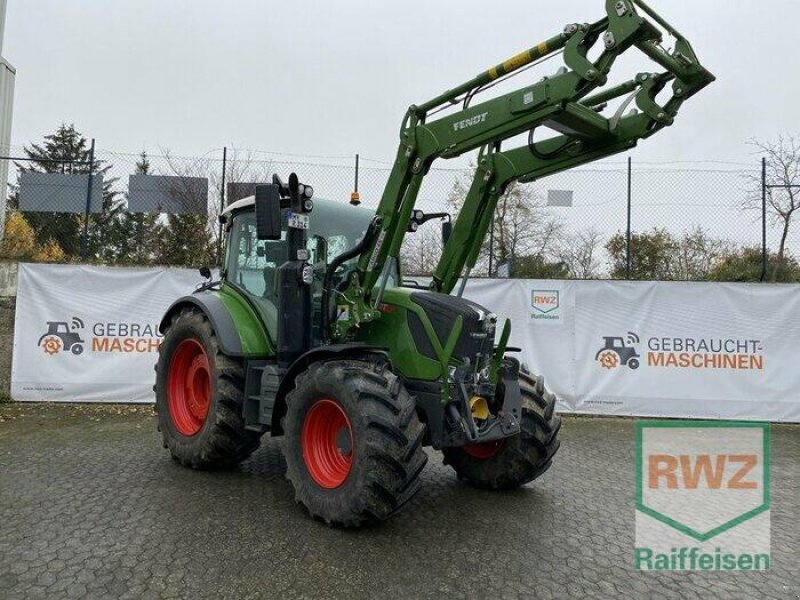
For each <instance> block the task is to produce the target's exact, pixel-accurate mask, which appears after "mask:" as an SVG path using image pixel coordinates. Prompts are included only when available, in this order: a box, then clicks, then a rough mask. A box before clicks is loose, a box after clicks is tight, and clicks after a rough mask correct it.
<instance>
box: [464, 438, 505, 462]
mask: <svg viewBox="0 0 800 600" xmlns="http://www.w3.org/2000/svg"><path fill="white" fill-rule="evenodd" d="M505 445H506V441H505V440H495V441H494V442H483V443H482V444H467V445H465V446H463V449H464V452H466V453H467V454H469V455H470V456H471V457H472V458H477V459H478V460H489V459H490V458H493V457H494V456H497V454H499V452H500V451H501V450H502V449H503V447H504V446H505Z"/></svg>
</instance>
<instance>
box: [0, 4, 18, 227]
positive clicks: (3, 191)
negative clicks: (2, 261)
mask: <svg viewBox="0 0 800 600" xmlns="http://www.w3.org/2000/svg"><path fill="white" fill-rule="evenodd" d="M5 22H6V0H0V156H7V155H8V152H9V145H10V144H11V115H12V112H13V110H14V78H15V76H16V71H15V70H14V67H12V66H11V65H10V64H8V63H7V62H6V61H5V60H4V59H3V57H2V52H3V33H4V32H5ZM8 168H9V163H8V161H7V160H0V239H2V238H3V228H4V227H5V223H6V200H7V198H8Z"/></svg>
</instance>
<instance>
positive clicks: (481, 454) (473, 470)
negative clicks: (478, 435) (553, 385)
mask: <svg viewBox="0 0 800 600" xmlns="http://www.w3.org/2000/svg"><path fill="white" fill-rule="evenodd" d="M519 385H520V390H521V392H522V418H521V419H520V427H521V429H522V431H521V432H520V433H519V434H518V435H516V436H514V437H511V438H507V439H505V440H500V441H497V442H487V443H484V444H472V445H470V446H464V447H462V448H444V449H443V450H442V452H443V453H444V462H445V464H448V465H450V466H451V467H452V468H453V469H454V470H455V472H456V475H457V476H458V478H459V479H462V480H464V481H465V482H466V483H468V484H470V485H472V486H474V487H478V488H485V489H491V490H506V489H513V488H517V487H520V486H522V485H525V484H526V483H529V482H531V481H533V480H534V479H537V478H538V477H540V476H541V475H543V474H544V472H545V471H547V469H549V468H550V466H551V465H552V463H553V456H554V455H555V453H556V452H557V451H558V448H559V446H560V444H561V442H560V441H559V439H558V432H559V430H560V429H561V419H560V418H559V417H558V416H556V414H555V407H556V397H555V395H554V394H551V393H549V392H548V391H547V389H546V388H545V386H544V379H543V378H542V377H538V378H533V377H532V376H531V375H530V374H528V373H526V372H523V371H520V373H519Z"/></svg>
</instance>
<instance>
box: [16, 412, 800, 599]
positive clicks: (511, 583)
mask: <svg viewBox="0 0 800 600" xmlns="http://www.w3.org/2000/svg"><path fill="white" fill-rule="evenodd" d="M562 431H563V433H562V447H561V451H560V452H559V454H558V456H557V458H556V461H555V463H554V466H553V468H552V469H551V470H550V471H549V472H548V473H547V474H546V475H544V476H543V477H542V478H541V479H540V480H538V481H536V482H535V483H534V484H532V485H529V486H527V487H526V488H524V489H522V490H519V491H515V492H507V493H492V492H484V491H478V490H473V489H471V488H469V487H467V486H465V485H462V484H460V483H459V482H458V481H457V480H456V478H455V477H454V475H453V473H452V471H451V470H450V469H449V468H448V467H445V466H444V465H442V461H441V455H440V454H439V453H435V452H432V451H431V452H430V461H429V464H428V467H427V468H426V469H425V471H424V473H423V475H422V478H423V489H422V492H420V494H418V495H417V497H416V498H415V499H414V501H413V502H412V503H411V505H410V506H409V507H408V508H407V509H406V510H405V511H404V512H403V513H401V514H400V515H398V516H397V517H395V518H394V519H392V520H391V521H389V522H387V523H384V524H382V525H380V526H376V527H371V528H368V529H364V530H360V531H354V532H353V531H340V530H337V529H331V528H328V527H326V526H324V525H322V524H320V523H318V522H315V521H312V520H311V519H309V518H308V517H307V516H306V514H305V513H304V512H303V511H302V509H301V508H300V507H298V506H297V505H295V503H294V494H293V492H292V489H291V487H290V485H289V483H288V482H287V481H286V480H285V479H284V471H285V464H284V461H283V458H282V456H281V453H280V444H279V442H278V441H275V440H269V439H267V438H265V440H264V443H263V445H262V448H261V449H260V450H259V451H258V452H257V453H256V454H255V455H254V456H253V457H252V458H251V459H250V460H248V461H247V462H246V463H244V464H243V465H242V466H241V468H239V469H238V470H235V471H232V472H212V473H209V472H198V471H191V470H187V469H183V468H181V467H179V466H177V465H176V464H175V463H173V461H171V460H170V458H169V456H168V454H167V452H166V451H165V450H164V449H163V448H162V447H161V440H160V436H159V435H158V434H157V433H156V426H155V418H154V416H153V413H152V409H151V408H150V407H98V406H52V405H28V406H21V405H15V404H6V405H0V597H2V598H9V599H10V598H33V597H48V598H63V597H93V598H107V597H129V598H141V597H153V598H161V597H164V598H166V597H175V598H178V597H192V598H200V597H210V598H251V597H252V598H257V597H265V598H269V597H281V598H296V597H308V598H327V597H345V596H347V597H351V598H361V597H363V598H398V597H430V598H441V597H448V598H477V597H511V598H514V597H525V598H533V597H536V598H572V597H574V598H583V597H618V596H625V597H635V598H644V597H649V598H699V597H702V598H707V597H724V598H734V597H740V598H781V599H785V598H800V558H799V557H798V552H799V551H800V548H798V541H799V540H800V483H798V475H799V474H800V427H798V426H774V427H773V430H772V440H773V442H772V447H773V452H772V453H773V460H772V495H773V505H772V506H773V508H772V560H773V568H772V570H770V571H769V572H766V573H727V574H713V573H704V574H664V573H660V574H652V573H640V572H637V571H636V570H634V569H633V566H632V565H633V558H632V557H633V538H634V477H635V475H634V423H633V421H630V420H621V419H582V418H567V419H565V423H564V428H563V430H562Z"/></svg>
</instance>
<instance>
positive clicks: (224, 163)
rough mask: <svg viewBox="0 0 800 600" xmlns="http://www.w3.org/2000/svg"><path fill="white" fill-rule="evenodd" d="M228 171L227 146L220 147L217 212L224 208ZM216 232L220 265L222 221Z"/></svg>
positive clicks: (220, 262)
mask: <svg viewBox="0 0 800 600" xmlns="http://www.w3.org/2000/svg"><path fill="white" fill-rule="evenodd" d="M227 172H228V147H227V146H224V147H223V148H222V186H221V187H220V190H219V214H220V215H221V214H222V211H224V210H225V176H226V174H227ZM218 221H219V219H218ZM218 226H219V229H218V232H217V264H218V265H219V266H220V267H222V221H219V225H218Z"/></svg>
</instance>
